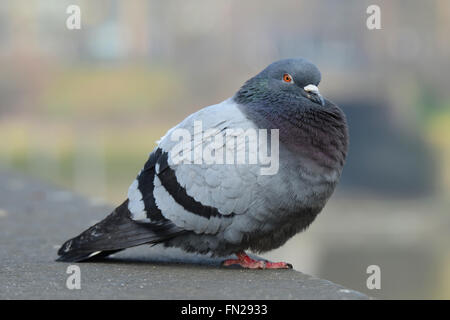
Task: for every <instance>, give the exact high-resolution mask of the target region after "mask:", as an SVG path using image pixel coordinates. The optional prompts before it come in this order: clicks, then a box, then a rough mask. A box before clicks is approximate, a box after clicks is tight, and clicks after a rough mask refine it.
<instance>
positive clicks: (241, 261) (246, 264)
mask: <svg viewBox="0 0 450 320" xmlns="http://www.w3.org/2000/svg"><path fill="white" fill-rule="evenodd" d="M236 255H237V257H238V258H237V259H228V260H225V261H224V262H223V263H222V265H223V266H225V267H228V266H232V265H239V266H241V267H242V268H245V269H292V265H291V264H290V263H286V262H270V261H265V260H256V259H252V258H250V257H249V256H248V255H247V254H246V253H245V252H239V253H237V254H236Z"/></svg>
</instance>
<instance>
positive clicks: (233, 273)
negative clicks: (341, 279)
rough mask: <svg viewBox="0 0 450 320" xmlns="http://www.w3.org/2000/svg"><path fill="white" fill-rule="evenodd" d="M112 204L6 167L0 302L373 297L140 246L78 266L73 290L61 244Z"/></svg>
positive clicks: (1, 189)
mask: <svg viewBox="0 0 450 320" xmlns="http://www.w3.org/2000/svg"><path fill="white" fill-rule="evenodd" d="M111 209H112V207H111V206H109V205H106V204H102V203H99V202H98V201H97V202H96V201H92V200H89V199H86V198H84V197H81V196H79V195H75V194H73V193H72V192H69V191H64V190H60V189H58V188H55V187H52V186H49V185H48V184H45V183H42V182H40V181H37V180H34V179H30V178H28V177H25V176H22V175H18V174H15V173H14V174H13V173H8V172H0V299H368V297H367V296H366V295H364V294H362V293H359V292H356V291H354V290H349V289H346V288H344V287H342V286H339V285H336V284H334V283H332V282H330V281H327V280H322V279H318V278H314V277H311V276H309V275H306V274H303V273H301V272H298V271H295V270H243V269H238V268H232V269H229V268H224V267H221V266H220V261H221V259H211V258H208V257H204V256H198V255H192V254H185V253H182V252H181V251H179V250H176V249H170V250H167V249H163V248H161V247H159V246H156V247H149V246H141V247H137V248H133V249H128V250H126V251H124V252H122V253H118V254H116V255H115V256H113V257H111V258H108V259H104V260H103V261H101V262H95V263H77V264H76V265H78V266H79V267H80V270H81V289H79V290H77V289H74V290H69V289H68V288H67V287H66V281H67V278H68V277H69V276H70V274H67V273H66V271H67V268H68V266H69V265H71V264H70V263H61V262H55V261H54V260H55V258H56V257H57V255H56V252H57V249H58V248H59V246H60V245H61V244H62V243H63V242H64V241H65V240H67V239H68V238H70V237H73V236H75V235H77V234H79V233H80V232H81V231H83V230H84V229H85V228H86V227H89V226H90V225H92V224H93V223H94V222H96V221H99V220H101V219H102V218H103V217H105V216H106V215H107V214H108V213H110V211H111Z"/></svg>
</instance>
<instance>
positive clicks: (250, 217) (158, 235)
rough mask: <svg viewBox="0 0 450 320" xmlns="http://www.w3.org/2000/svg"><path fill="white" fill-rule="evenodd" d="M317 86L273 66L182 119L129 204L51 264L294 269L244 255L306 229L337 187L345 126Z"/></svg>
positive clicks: (306, 75)
mask: <svg viewBox="0 0 450 320" xmlns="http://www.w3.org/2000/svg"><path fill="white" fill-rule="evenodd" d="M320 81H321V73H320V71H319V69H318V68H317V67H316V66H315V65H314V64H313V63H311V62H309V61H308V60H306V59H303V58H292V59H283V60H279V61H276V62H273V63H272V64H270V65H269V66H267V67H266V68H265V69H264V70H262V71H261V72H260V73H259V74H257V75H256V76H254V77H252V78H250V79H249V80H247V81H246V82H245V83H244V84H243V86H242V87H241V88H240V89H239V90H238V91H237V92H236V93H235V94H234V95H233V96H232V97H231V98H228V99H226V100H225V101H223V102H221V103H218V104H215V105H211V106H208V107H205V108H203V109H200V110H199V111H197V112H195V113H193V114H191V115H190V116H188V117H187V118H186V119H184V120H183V121H182V122H180V123H179V124H178V125H176V126H175V127H173V128H172V129H170V130H169V131H168V132H167V133H166V134H165V135H164V136H163V137H162V138H161V139H160V140H159V141H158V142H157V146H156V147H155V148H154V149H153V151H152V152H151V153H150V156H149V158H148V161H147V162H146V163H145V165H144V168H143V169H142V170H141V172H140V173H139V174H138V175H137V178H136V179H135V180H134V181H133V182H132V183H131V186H130V187H129V190H128V197H127V199H126V200H125V201H124V202H123V203H122V204H121V205H120V206H118V207H117V208H116V209H115V210H114V211H113V212H112V213H111V214H109V215H108V216H107V217H106V218H105V219H104V220H102V221H100V222H99V223H97V224H95V225H93V226H92V227H90V228H89V229H87V230H86V231H84V232H82V233H81V234H80V235H79V236H77V237H75V238H73V239H70V240H68V241H66V242H65V243H64V244H63V245H62V247H61V248H60V249H59V251H58V255H59V258H58V259H57V261H65V262H79V261H89V260H94V259H97V258H103V257H106V256H108V255H111V254H113V253H116V252H118V251H121V250H124V249H126V248H130V247H134V246H138V245H143V244H150V245H156V244H162V245H163V246H165V247H177V248H181V249H182V250H183V251H185V252H192V253H197V254H204V255H207V254H209V255H210V257H227V258H228V259H226V260H224V261H223V263H222V265H224V266H234V265H237V266H240V267H242V268H250V269H288V268H292V265H291V264H289V263H286V262H271V261H267V260H265V259H261V258H259V257H256V256H253V255H252V257H251V256H249V255H248V254H247V253H246V251H249V250H250V251H252V252H253V253H255V254H259V253H264V252H267V251H269V250H272V249H276V248H278V247H280V246H281V245H283V244H284V243H285V242H286V241H287V240H288V239H290V238H291V237H293V236H294V235H296V234H297V233H299V232H302V231H304V230H305V229H306V228H307V227H308V226H309V225H310V224H311V223H312V222H313V221H314V219H315V217H316V216H317V215H318V213H319V212H320V211H321V210H322V209H323V207H324V206H325V204H326V202H327V200H328V199H329V198H330V196H331V195H332V193H333V191H334V189H335V187H336V185H337V184H338V181H339V178H340V176H341V173H342V170H343V166H344V163H345V159H346V155H347V149H348V127H347V123H346V118H345V115H344V113H343V112H342V110H341V109H340V108H339V107H338V106H337V105H336V104H334V103H333V102H331V101H330V100H327V99H325V98H324V97H323V96H322V95H321V94H320V92H319V89H318V85H319V82H320ZM269 142H270V143H269ZM268 159H269V160H270V161H268ZM230 256H231V257H232V258H231V259H230ZM234 256H236V258H234ZM224 259H225V258H224Z"/></svg>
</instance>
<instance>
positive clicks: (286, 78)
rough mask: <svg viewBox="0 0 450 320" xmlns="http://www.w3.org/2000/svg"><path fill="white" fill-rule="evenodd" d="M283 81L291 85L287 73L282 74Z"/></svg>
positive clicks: (290, 78)
mask: <svg viewBox="0 0 450 320" xmlns="http://www.w3.org/2000/svg"><path fill="white" fill-rule="evenodd" d="M283 81H284V82H287V83H291V82H292V77H291V75H290V74H289V73H285V74H283Z"/></svg>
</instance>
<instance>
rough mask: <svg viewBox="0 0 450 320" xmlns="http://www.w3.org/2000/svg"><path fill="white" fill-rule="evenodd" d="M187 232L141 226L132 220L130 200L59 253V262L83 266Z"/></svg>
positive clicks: (165, 223)
mask: <svg viewBox="0 0 450 320" xmlns="http://www.w3.org/2000/svg"><path fill="white" fill-rule="evenodd" d="M182 232H184V231H183V230H182V229H180V228H178V227H177V226H175V225H174V224H173V223H171V222H170V221H168V220H166V221H161V222H156V223H140V222H136V221H134V220H132V219H131V218H130V211H129V210H128V200H126V201H125V202H124V203H122V204H121V205H120V206H119V207H117V208H116V209H115V210H114V211H113V212H112V213H111V214H110V215H108V216H107V217H106V218H105V219H103V220H102V221H100V222H99V223H97V224H95V225H93V226H92V227H90V228H89V229H87V230H86V231H84V232H82V233H81V234H80V235H78V236H77V237H75V238H73V239H70V240H68V241H66V242H65V243H64V244H63V245H62V246H61V248H60V249H59V250H58V255H59V258H58V259H57V260H56V261H63V262H80V261H88V260H94V259H98V258H103V257H106V256H108V255H110V254H113V253H116V252H118V251H121V250H123V249H126V248H130V247H134V246H138V245H141V244H146V243H149V244H156V243H160V242H164V241H166V240H168V239H171V238H173V237H175V236H176V235H178V234H180V233H182Z"/></svg>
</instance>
